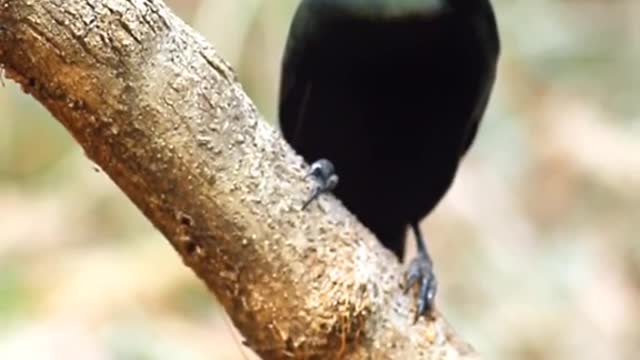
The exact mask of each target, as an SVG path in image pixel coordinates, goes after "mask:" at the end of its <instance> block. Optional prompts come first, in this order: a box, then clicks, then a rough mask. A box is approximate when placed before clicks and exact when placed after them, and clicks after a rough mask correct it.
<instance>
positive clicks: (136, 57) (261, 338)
mask: <svg viewBox="0 0 640 360" xmlns="http://www.w3.org/2000/svg"><path fill="white" fill-rule="evenodd" d="M0 65H1V66H2V67H3V68H4V69H5V70H6V74H7V76H8V77H9V78H11V79H13V80H15V81H17V82H18V83H20V84H21V85H22V87H23V89H24V90H25V91H26V92H28V93H30V94H32V95H33V96H34V97H35V98H37V99H38V100H39V101H40V102H41V103H42V104H43V105H44V106H45V107H46V108H47V109H49V111H50V112H51V113H52V114H53V115H54V116H55V117H56V118H57V119H58V120H59V121H60V122H61V123H62V124H63V125H64V126H65V127H66V128H67V129H68V130H69V132H70V133H71V134H72V135H73V136H74V137H75V139H76V140H77V141H78V142H79V143H80V144H81V145H82V147H83V148H84V149H85V151H86V153H87V155H88V156H89V157H90V158H91V159H92V160H93V161H95V162H96V163H97V164H99V165H100V166H101V167H102V168H103V169H104V171H105V172H106V173H107V174H108V175H109V176H110V177H111V178H112V179H113V181H114V182H115V183H116V184H117V185H118V186H119V187H120V188H121V189H122V190H123V191H124V192H125V193H126V194H127V195H128V196H129V198H131V200H132V201H133V202H134V203H135V204H136V205H137V206H138V207H139V208H140V209H141V210H142V211H143V212H144V214H145V215H146V216H147V217H148V218H149V219H150V220H151V221H152V222H153V224H154V225H155V226H156V227H157V228H158V229H159V230H160V231H161V232H162V233H163V234H164V235H165V236H166V238H167V239H168V240H169V241H170V242H171V244H172V245H173V246H174V248H175V249H176V250H177V251H178V252H179V253H180V255H181V256H182V258H183V260H184V262H185V264H187V265H188V266H189V267H191V268H192V269H193V270H194V271H195V272H196V274H197V275H198V276H199V277H200V278H201V279H202V280H203V281H204V282H205V283H206V284H207V285H208V287H209V288H210V289H211V290H212V291H213V292H214V293H215V295H216V297H217V298H218V300H219V301H220V302H221V303H222V304H223V306H224V308H225V309H226V311H227V312H228V313H229V314H230V315H231V317H232V319H233V322H234V324H235V325H236V326H237V327H238V328H239V329H240V331H241V332H242V333H243V334H244V336H245V337H246V339H247V344H248V345H249V346H250V347H251V348H253V349H254V350H255V351H256V352H257V353H258V354H260V355H261V356H263V357H264V358H286V357H295V358H303V357H308V358H319V359H325V358H349V359H360V358H367V359H368V358H374V359H387V358H396V359H419V358H424V359H442V358H447V359H456V358H467V357H470V356H472V355H471V354H470V353H471V350H470V348H469V347H468V346H467V345H465V344H464V343H463V342H460V341H458V340H457V338H456V336H455V335H453V333H452V332H451V330H450V328H449V326H448V325H447V324H446V323H445V322H444V320H442V319H441V318H439V317H438V318H437V319H436V320H435V321H434V322H429V323H427V322H426V321H425V320H421V321H420V322H419V323H418V324H416V325H413V324H412V314H413V311H414V310H413V305H414V304H413V298H412V297H411V296H405V295H403V294H402V290H401V289H400V285H399V284H400V283H401V279H402V268H401V267H400V265H399V264H398V262H397V261H396V260H395V258H394V257H393V256H392V255H391V254H390V253H389V252H388V251H386V250H384V249H383V248H382V247H381V246H380V245H379V243H378V242H377V241H376V240H375V239H374V237H373V236H372V235H371V234H370V233H369V232H368V231H367V230H366V229H365V228H364V227H363V226H362V225H360V224H359V223H358V222H357V221H356V220H355V218H354V217H353V216H352V215H350V214H349V213H348V212H347V211H346V210H345V209H344V208H343V207H342V206H341V205H340V204H339V203H338V202H337V201H336V200H335V199H333V198H331V197H326V198H323V199H321V200H320V202H319V203H318V204H315V205H313V206H311V208H310V209H309V210H308V211H300V205H301V204H302V203H303V201H304V199H305V196H306V194H307V193H308V191H309V189H308V185H306V184H305V182H304V181H303V180H302V178H303V174H304V169H305V167H306V165H304V163H303V162H302V160H301V158H300V157H298V156H297V155H296V154H295V153H294V152H293V151H292V150H291V149H290V148H289V147H288V146H287V145H286V143H284V142H283V140H282V139H281V138H280V136H279V135H278V133H277V132H276V131H275V130H274V129H272V128H271V127H270V126H269V125H268V124H267V123H266V122H264V121H263V120H262V119H260V117H259V115H258V114H257V112H256V109H255V107H254V106H253V105H252V103H251V101H250V100H249V99H248V97H247V96H246V95H245V94H244V92H243V91H242V88H241V86H240V85H239V84H238V82H237V80H236V78H235V75H234V72H233V71H232V70H231V68H230V67H229V65H228V64H227V63H225V62H224V61H223V60H222V59H221V58H220V57H219V56H218V55H217V54H216V52H215V50H214V49H213V48H212V47H211V46H210V45H209V44H208V43H207V42H206V41H205V40H204V39H203V38H202V37H201V36H199V35H198V34H196V33H194V32H193V31H192V30H191V29H190V28H188V27H187V26H186V25H185V24H184V23H183V22H182V21H180V19H178V18H177V17H176V16H174V15H173V14H171V12H170V11H169V10H168V9H167V8H166V7H165V5H164V4H162V3H161V2H160V0H76V1H67V0H0Z"/></svg>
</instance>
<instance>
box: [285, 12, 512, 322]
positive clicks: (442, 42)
mask: <svg viewBox="0 0 640 360" xmlns="http://www.w3.org/2000/svg"><path fill="white" fill-rule="evenodd" d="M499 47H500V45H499V38H498V31H497V26H496V21H495V17H494V14H493V10H492V7H491V4H490V2H489V0H302V2H301V3H300V5H299V7H298V9H297V12H296V14H295V16H294V19H293V22H292V24H291V28H290V30H289V37H288V40H287V45H286V49H285V54H284V58H283V64H282V79H281V84H280V103H279V116H280V125H281V128H282V131H283V134H284V137H285V139H286V140H287V141H288V142H289V143H290V144H291V146H292V147H293V148H294V149H295V150H296V151H298V153H300V154H301V155H302V156H303V157H304V158H305V159H306V160H307V161H315V160H318V159H323V160H322V161H319V162H316V163H314V164H313V165H312V170H311V173H312V175H314V176H315V177H316V178H317V179H318V180H319V187H318V188H317V190H316V191H315V193H314V194H313V195H312V199H313V198H315V197H316V196H317V195H318V194H319V193H321V192H324V191H329V190H333V192H334V193H335V195H336V196H337V197H338V198H339V199H340V200H341V201H342V202H343V203H344V204H345V206H346V207H347V208H348V209H349V210H350V211H351V212H353V213H354V214H355V215H356V216H357V217H358V219H359V220H360V221H361V222H362V223H363V224H364V225H366V226H367V227H368V228H369V229H370V230H371V231H373V233H374V234H375V235H376V236H377V237H378V239H379V240H380V241H381V242H382V243H383V244H384V246H386V247H387V248H389V249H390V250H392V251H393V252H394V253H395V254H396V255H397V256H398V258H400V259H402V256H403V252H404V238H405V233H406V230H407V227H409V226H410V227H411V228H412V230H413V231H414V233H415V236H416V240H417V249H418V255H417V257H416V258H415V259H414V260H413V261H412V262H411V264H410V266H409V270H408V273H407V283H406V287H405V289H407V290H408V289H409V288H411V287H413V286H414V285H415V284H416V283H418V282H419V283H420V291H419V296H418V305H417V307H418V310H417V313H416V320H417V317H418V316H419V315H424V314H426V313H427V312H431V310H432V309H433V302H434V298H435V292H436V287H437V285H436V279H435V276H434V274H433V266H432V262H431V258H430V256H429V254H428V252H427V248H426V246H425V244H424V239H423V238H422V236H421V234H420V231H419V228H418V222H419V221H420V220H421V219H422V218H423V217H425V216H426V215H427V214H429V212H431V211H432V210H433V208H434V207H435V206H436V204H437V203H438V202H439V201H440V199H441V198H442V197H443V196H444V194H445V193H446V192H447V190H448V188H449V186H450V185H451V183H452V181H453V178H454V176H455V173H456V170H457V168H458V163H459V162H460V160H461V158H462V156H463V155H464V154H465V153H466V151H467V150H468V149H469V146H470V145H471V144H472V142H473V139H474V137H475V135H476V132H477V130H478V125H479V124H480V120H481V118H482V116H483V113H484V111H485V108H486V106H487V102H488V100H489V96H490V94H491V89H492V87H493V83H494V79H495V74H496V64H497V60H498V53H499ZM324 159H327V160H328V161H327V160H324ZM334 166H335V173H336V174H337V175H339V176H340V182H339V184H337V186H336V183H337V177H336V174H334V173H333V167H334ZM334 187H335V189H333V188H334ZM306 205H307V204H305V206H306Z"/></svg>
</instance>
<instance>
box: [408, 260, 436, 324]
mask: <svg viewBox="0 0 640 360" xmlns="http://www.w3.org/2000/svg"><path fill="white" fill-rule="evenodd" d="M416 284H420V289H419V292H418V300H417V306H416V307H417V310H416V314H415V317H414V319H413V322H414V323H416V322H417V321H418V318H419V317H420V316H424V315H427V314H431V313H432V312H433V309H434V303H435V298H436V291H437V288H438V281H437V280H436V276H435V274H434V272H433V262H432V261H431V259H430V258H429V256H428V255H425V254H420V253H419V254H418V256H417V257H416V258H414V259H413V260H412V261H411V264H409V269H408V270H407V277H406V282H405V287H404V291H405V293H407V292H408V291H409V290H410V289H411V288H413V287H414V286H415V285H416Z"/></svg>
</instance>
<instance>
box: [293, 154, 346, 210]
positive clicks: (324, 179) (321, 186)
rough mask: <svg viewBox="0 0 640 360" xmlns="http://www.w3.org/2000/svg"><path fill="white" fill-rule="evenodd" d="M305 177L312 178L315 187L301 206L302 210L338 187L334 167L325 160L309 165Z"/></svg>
mask: <svg viewBox="0 0 640 360" xmlns="http://www.w3.org/2000/svg"><path fill="white" fill-rule="evenodd" d="M305 177H312V178H313V179H314V180H315V181H316V185H315V186H314V188H313V190H312V191H311V195H309V198H308V199H307V201H305V202H304V204H303V205H302V210H304V209H306V207H307V206H309V204H311V203H312V202H313V201H314V200H315V199H317V198H318V196H320V195H321V194H324V193H327V192H330V191H332V190H333V189H335V187H336V185H338V175H337V174H336V173H335V167H334V166H333V163H332V162H331V161H329V160H327V159H320V160H316V161H315V162H314V163H313V164H311V168H310V169H309V172H308V173H307V175H306V176H305Z"/></svg>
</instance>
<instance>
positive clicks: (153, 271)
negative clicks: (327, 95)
mask: <svg viewBox="0 0 640 360" xmlns="http://www.w3.org/2000/svg"><path fill="white" fill-rule="evenodd" d="M168 3H169V5H170V6H171V7H172V8H173V9H174V10H175V11H176V12H177V14H178V15H179V16H180V17H182V18H183V19H184V20H185V21H186V22H188V23H189V24H191V25H192V26H193V27H195V28H196V29H197V30H199V31H200V32H202V33H203V34H204V35H205V36H206V37H207V38H208V39H209V40H210V41H211V42H212V43H213V44H214V45H215V46H216V47H217V49H219V51H220V52H221V53H222V55H223V56H224V57H225V58H226V59H227V60H228V61H230V62H231V63H232V64H233V66H234V68H235V69H236V70H237V71H238V72H239V75H240V79H241V81H242V83H243V84H244V87H245V89H246V90H247V92H248V93H249V94H250V96H251V97H252V98H253V99H254V101H255V103H256V104H257V105H258V107H259V108H260V110H261V112H262V113H263V114H264V116H265V117H266V118H267V119H268V120H269V121H271V122H272V123H275V119H276V110H275V109H276V106H275V104H276V91H277V88H278V77H279V62H280V57H281V52H282V48H283V43H284V39H285V36H286V31H287V28H288V25H289V21H290V18H291V16H292V13H293V10H294V7H295V5H296V4H297V1H296V0H277V1H274V0H182V1H179V0H173V1H169V2H168ZM493 3H494V6H495V9H496V13H497V17H498V21H499V24H500V28H501V35H502V42H503V56H502V59H501V63H500V70H499V76H498V82H497V86H496V90H495V92H494V96H493V98H492V102H491V105H490V109H489V111H488V114H487V115H486V117H485V122H484V124H483V127H482V128H481V131H480V133H479V137H478V139H477V140H476V142H475V145H474V147H473V149H472V151H471V152H470V154H469V155H468V157H467V158H466V160H465V162H464V164H463V165H462V169H461V171H460V173H459V176H458V178H457V180H456V182H455V185H454V187H453V189H452V190H451V191H450V193H449V194H448V196H447V197H446V198H445V200H444V201H443V202H442V203H441V205H440V206H439V207H438V209H437V211H436V212H435V213H434V214H433V215H432V216H430V217H429V219H428V220H426V221H425V222H424V224H423V226H424V227H425V229H426V231H427V233H428V234H429V237H430V246H431V251H432V254H433V256H434V258H435V261H436V270H437V273H438V276H439V280H440V294H439V296H440V297H439V306H440V308H441V310H442V311H443V312H444V314H446V316H447V317H448V319H449V320H450V322H451V323H453V325H454V326H455V328H456V329H457V330H458V331H459V332H460V333H461V334H462V335H463V337H464V338H465V339H466V340H468V341H470V342H471V343H472V344H474V346H475V347H476V348H477V349H478V350H480V352H482V353H483V354H485V358H486V359H526V360H536V359H594V360H595V359H638V358H639V357H640V325H638V324H640V241H638V237H639V236H638V232H639V231H640V101H639V99H640V97H639V95H640V71H638V69H637V68H638V64H640V22H639V21H637V17H638V15H640V2H638V1H637V0H616V1H612V0H589V1H575V0H536V1H525V0H494V1H493ZM240 341H241V340H240V339H239V338H238V335H234V333H233V332H232V328H231V325H230V321H229V320H228V318H226V315H225V314H224V312H223V311H222V310H221V308H220V307H219V306H218V305H217V304H216V303H215V301H214V300H213V299H212V297H211V296H210V295H209V293H208V292H207V291H206V290H205V288H204V286H203V285H202V284H200V283H199V282H198V281H197V280H196V278H195V276H194V275H193V274H192V273H191V271H190V270H189V269H187V268H186V267H185V266H184V265H183V264H182V262H181V260H180V259H179V257H178V256H177V254H176V253H175V252H174V251H173V249H172V248H171V247H170V245H169V243H168V242H167V241H165V240H164V239H163V238H162V237H161V236H160V235H159V233H158V232H157V231H155V230H154V229H153V227H152V226H151V225H150V224H149V222H148V221H147V220H146V219H145V218H144V217H143V216H142V215H141V213H139V212H138V211H137V209H135V208H134V207H133V205H132V204H131V203H130V202H129V201H128V200H127V199H126V198H125V196H124V195H123V194H122V193H121V192H120V190H119V189H118V188H116V186H115V185H114V184H113V183H112V182H111V181H110V180H109V179H108V177H107V176H106V175H105V174H104V173H101V172H100V171H99V170H97V168H96V167H95V166H94V165H93V164H92V163H91V162H90V161H89V160H88V159H86V158H85V156H84V155H83V153H82V151H81V149H80V147H79V146H78V145H76V144H75V143H74V142H73V141H72V139H71V138H70V136H69V135H68V134H67V133H66V132H65V130H64V129H63V128H62V127H61V126H60V125H59V124H58V123H57V122H56V121H55V120H54V119H52V118H51V116H50V115H49V114H48V113H47V112H46V111H45V110H44V109H43V108H42V107H41V106H40V105H39V104H38V103H37V102H36V101H35V100H34V99H32V98H30V97H29V96H26V95H24V94H22V93H21V92H20V90H18V89H17V88H16V86H15V85H14V84H13V83H11V82H10V81H5V86H3V87H0V359H194V360H195V359H244V358H247V357H250V354H249V353H250V351H249V350H247V349H244V348H242V346H241V345H240Z"/></svg>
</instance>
